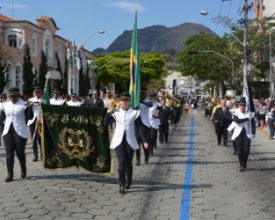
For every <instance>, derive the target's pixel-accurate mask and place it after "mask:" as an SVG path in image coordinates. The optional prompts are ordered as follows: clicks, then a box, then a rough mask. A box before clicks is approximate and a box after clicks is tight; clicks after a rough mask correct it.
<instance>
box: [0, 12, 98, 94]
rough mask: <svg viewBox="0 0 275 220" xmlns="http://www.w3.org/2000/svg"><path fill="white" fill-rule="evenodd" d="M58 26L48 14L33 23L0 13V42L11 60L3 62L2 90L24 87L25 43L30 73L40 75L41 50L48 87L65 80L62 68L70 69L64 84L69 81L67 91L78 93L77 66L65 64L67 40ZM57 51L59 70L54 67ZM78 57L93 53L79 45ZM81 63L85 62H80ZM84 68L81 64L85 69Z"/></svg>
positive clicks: (92, 83) (92, 77)
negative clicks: (46, 71) (47, 76)
mask: <svg viewBox="0 0 275 220" xmlns="http://www.w3.org/2000/svg"><path fill="white" fill-rule="evenodd" d="M58 30H60V29H59V28H58V27H57V25H56V23H55V21H54V20H53V19H52V18H50V17H47V16H41V17H40V18H37V19H36V23H32V22H30V21H28V20H16V19H12V18H9V17H7V16H5V15H0V44H1V45H4V46H5V47H6V48H7V49H8V50H9V51H10V52H11V54H12V60H8V61H7V64H6V71H5V73H4V74H5V75H6V77H7V79H8V82H7V84H6V87H5V88H4V91H3V92H4V93H7V91H8V90H9V88H10V87H14V86H16V87H18V88H19V89H20V91H21V92H22V89H23V85H24V82H23V60H24V55H25V46H26V44H28V46H29V48H30V56H31V62H32V63H33V74H34V73H35V71H36V72H37V74H38V75H39V66H40V64H41V53H42V50H43V51H44V53H45V55H46V57H47V66H48V71H49V72H50V73H51V77H50V82H51V87H52V88H53V87H55V84H56V81H57V80H63V81H64V80H65V78H66V77H64V75H63V74H64V72H65V68H67V72H69V71H70V72H71V73H73V75H68V79H67V80H68V82H67V85H70V88H69V89H68V94H70V92H74V93H78V91H79V86H78V81H79V70H78V69H77V67H76V66H70V65H69V66H68V65H66V64H67V63H66V57H67V55H68V54H67V52H68V40H67V39H65V38H63V37H61V36H59V35H57V34H56V32H57V31H58ZM56 53H57V55H58V57H59V60H60V65H61V69H62V73H60V72H58V71H56V69H57V59H56V56H55V54H56ZM81 58H82V59H81V60H82V62H84V63H85V62H86V60H93V59H94V58H95V56H94V55H93V54H92V53H91V52H89V51H87V50H85V49H84V48H83V47H82V48H81ZM83 67H85V65H84V64H83ZM85 70H86V68H84V73H85V74H86V72H85ZM88 74H89V78H90V87H91V88H95V87H96V77H95V75H94V72H93V68H90V71H89V73H88Z"/></svg>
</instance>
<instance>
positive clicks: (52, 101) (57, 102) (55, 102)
mask: <svg viewBox="0 0 275 220" xmlns="http://www.w3.org/2000/svg"><path fill="white" fill-rule="evenodd" d="M64 102H65V100H64V99H61V98H58V99H55V98H52V99H50V104H51V105H63V104H64Z"/></svg>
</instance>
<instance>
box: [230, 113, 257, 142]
mask: <svg viewBox="0 0 275 220" xmlns="http://www.w3.org/2000/svg"><path fill="white" fill-rule="evenodd" d="M251 114H252V113H251V112H248V113H243V112H242V111H241V110H239V109H238V111H235V113H234V115H235V116H237V117H238V118H239V119H243V118H249V117H253V116H254V115H253V116H251ZM249 123H250V121H245V122H242V123H236V125H235V127H234V132H233V135H232V138H231V139H232V140H235V138H236V137H238V136H239V135H240V133H241V131H242V129H243V127H244V128H245V130H246V136H247V137H248V138H251V135H252V134H251V133H250V129H249Z"/></svg>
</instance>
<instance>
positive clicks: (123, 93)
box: [120, 92, 131, 99]
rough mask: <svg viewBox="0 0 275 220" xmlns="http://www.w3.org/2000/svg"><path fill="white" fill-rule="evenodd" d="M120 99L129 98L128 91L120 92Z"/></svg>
mask: <svg viewBox="0 0 275 220" xmlns="http://www.w3.org/2000/svg"><path fill="white" fill-rule="evenodd" d="M120 99H131V95H130V93H129V92H122V93H121V94H120Z"/></svg>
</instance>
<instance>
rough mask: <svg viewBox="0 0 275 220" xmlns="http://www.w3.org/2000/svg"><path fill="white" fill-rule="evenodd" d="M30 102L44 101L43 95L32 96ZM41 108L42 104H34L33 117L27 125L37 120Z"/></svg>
mask: <svg viewBox="0 0 275 220" xmlns="http://www.w3.org/2000/svg"><path fill="white" fill-rule="evenodd" d="M29 102H38V103H41V102H42V97H40V98H37V97H33V98H30V99H29ZM40 109H41V105H40V104H39V105H33V106H32V111H33V118H32V119H30V120H29V121H28V124H27V126H30V125H31V124H32V123H33V122H34V121H35V119H36V118H39V115H40Z"/></svg>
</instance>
